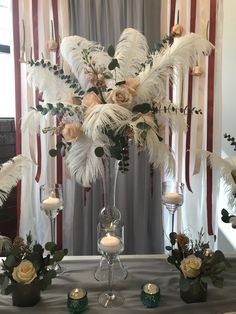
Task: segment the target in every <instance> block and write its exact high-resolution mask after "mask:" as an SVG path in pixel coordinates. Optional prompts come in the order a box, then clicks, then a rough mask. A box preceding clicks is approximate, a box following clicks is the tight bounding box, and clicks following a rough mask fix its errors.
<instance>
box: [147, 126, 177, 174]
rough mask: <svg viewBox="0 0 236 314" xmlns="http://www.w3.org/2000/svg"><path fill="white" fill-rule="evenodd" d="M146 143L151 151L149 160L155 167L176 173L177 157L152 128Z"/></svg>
mask: <svg viewBox="0 0 236 314" xmlns="http://www.w3.org/2000/svg"><path fill="white" fill-rule="evenodd" d="M146 145H147V149H148V153H149V161H150V163H153V166H154V167H155V168H158V167H160V168H162V169H164V171H165V172H166V173H167V174H169V175H172V176H174V175H175V159H174V157H173V154H172V153H171V152H170V148H169V146H168V145H166V144H165V143H164V142H161V141H160V140H159V138H158V137H157V135H156V133H155V132H154V131H153V130H152V129H150V130H149V131H148V132H147V137H146Z"/></svg>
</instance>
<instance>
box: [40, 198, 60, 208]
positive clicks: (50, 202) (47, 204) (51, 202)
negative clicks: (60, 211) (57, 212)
mask: <svg viewBox="0 0 236 314" xmlns="http://www.w3.org/2000/svg"><path fill="white" fill-rule="evenodd" d="M59 206H61V201H60V199H59V198H57V197H51V196H49V198H47V199H45V200H44V201H43V204H42V208H43V209H44V210H53V209H56V208H58V207H59Z"/></svg>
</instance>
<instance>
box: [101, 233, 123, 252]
mask: <svg viewBox="0 0 236 314" xmlns="http://www.w3.org/2000/svg"><path fill="white" fill-rule="evenodd" d="M98 247H99V249H100V250H101V251H103V252H105V253H118V252H119V251H120V250H121V248H122V243H121V240H120V239H119V238H118V237H115V236H112V235H110V234H109V233H108V234H107V235H106V236H105V237H103V238H102V239H101V240H100V242H99V244H98Z"/></svg>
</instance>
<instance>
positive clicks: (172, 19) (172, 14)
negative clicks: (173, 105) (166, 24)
mask: <svg viewBox="0 0 236 314" xmlns="http://www.w3.org/2000/svg"><path fill="white" fill-rule="evenodd" d="M175 9H176V0H171V4H170V28H169V33H171V30H172V27H173V26H174V24H175ZM169 99H170V101H171V102H172V101H173V86H172V82H171V81H169ZM169 146H170V147H172V131H171V128H169Z"/></svg>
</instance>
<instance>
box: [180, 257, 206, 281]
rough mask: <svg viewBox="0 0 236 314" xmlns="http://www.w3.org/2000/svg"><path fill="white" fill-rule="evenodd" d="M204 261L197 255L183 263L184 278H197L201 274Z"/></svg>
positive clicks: (184, 260) (187, 258)
mask: <svg viewBox="0 0 236 314" xmlns="http://www.w3.org/2000/svg"><path fill="white" fill-rule="evenodd" d="M201 265H202V260H201V259H200V258H199V257H196V256H195V255H189V256H188V257H186V258H184V259H183V260H182V261H181V265H180V269H181V270H182V273H183V275H184V277H185V278H186V277H188V278H196V277H197V276H198V275H199V274H200V268H201Z"/></svg>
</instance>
